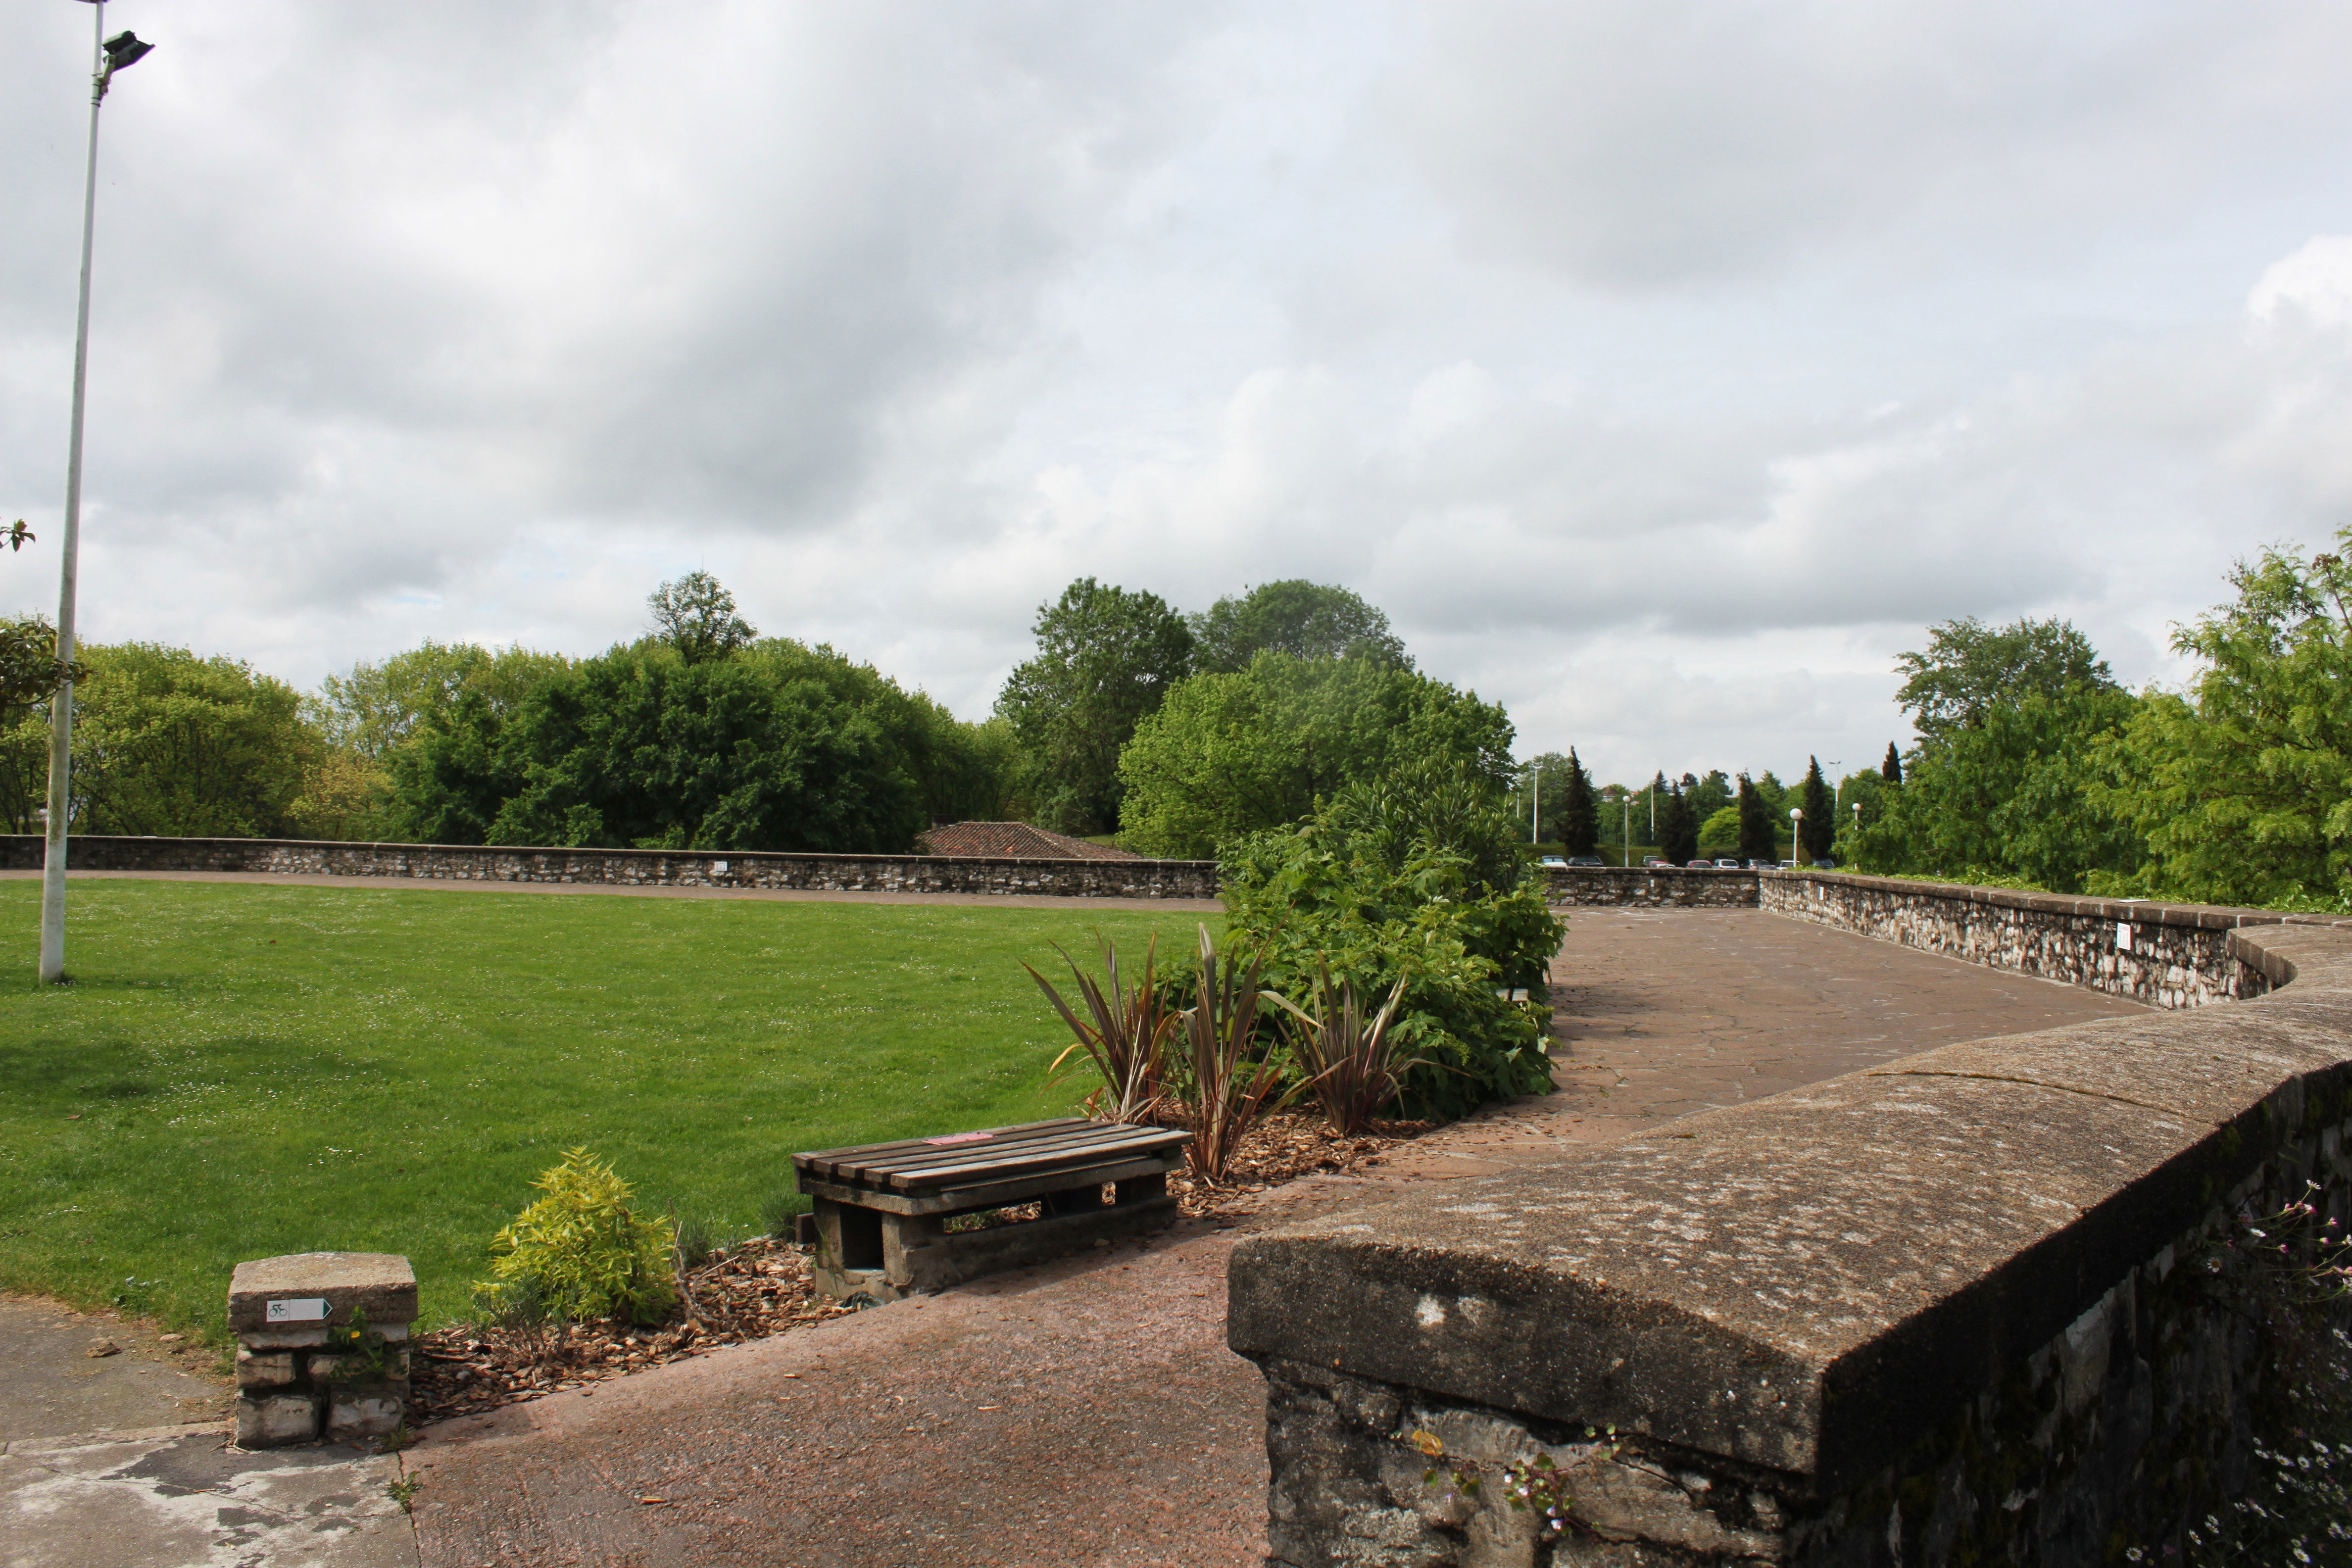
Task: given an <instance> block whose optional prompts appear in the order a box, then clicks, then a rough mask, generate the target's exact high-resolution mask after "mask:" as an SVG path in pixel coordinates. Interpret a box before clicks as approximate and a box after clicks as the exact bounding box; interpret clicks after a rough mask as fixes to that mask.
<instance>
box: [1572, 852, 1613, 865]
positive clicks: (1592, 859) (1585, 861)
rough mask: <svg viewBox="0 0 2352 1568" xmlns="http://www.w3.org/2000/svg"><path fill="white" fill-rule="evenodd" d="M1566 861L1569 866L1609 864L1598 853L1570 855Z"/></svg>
mask: <svg viewBox="0 0 2352 1568" xmlns="http://www.w3.org/2000/svg"><path fill="white" fill-rule="evenodd" d="M1568 863H1569V864H1570V865H1571V866H1606V865H1607V864H1609V862H1608V861H1606V860H1603V859H1602V858H1601V857H1600V856H1598V855H1571V856H1570V857H1569V858H1568Z"/></svg>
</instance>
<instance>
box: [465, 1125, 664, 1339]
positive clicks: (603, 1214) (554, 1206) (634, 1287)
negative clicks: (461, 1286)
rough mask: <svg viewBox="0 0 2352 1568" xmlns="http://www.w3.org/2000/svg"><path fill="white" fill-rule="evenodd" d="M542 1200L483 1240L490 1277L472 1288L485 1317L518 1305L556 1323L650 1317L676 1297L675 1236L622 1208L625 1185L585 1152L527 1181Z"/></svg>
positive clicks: (656, 1316) (661, 1316)
mask: <svg viewBox="0 0 2352 1568" xmlns="http://www.w3.org/2000/svg"><path fill="white" fill-rule="evenodd" d="M532 1185H533V1186H535V1187H537V1188H538V1189H539V1190H540V1191H541V1192H542V1193H544V1194H547V1195H546V1196H545V1197H542V1198H541V1199H540V1200H539V1201H538V1202H536V1203H534V1204H532V1205H530V1207H529V1208H527V1209H525V1210H523V1211H522V1213H521V1214H520V1215H516V1216H515V1219H514V1222H513V1223H512V1224H511V1225H509V1226H507V1227H506V1228H505V1229H503V1230H501V1231H499V1234H498V1237H497V1239H495V1240H494V1241H492V1242H491V1244H490V1252H491V1258H490V1271H491V1273H492V1274H494V1275H496V1276H497V1278H496V1279H494V1280H488V1281H484V1282H483V1283H481V1284H479V1285H478V1286H476V1287H475V1301H476V1303H477V1305H478V1306H480V1307H482V1308H483V1309H484V1310H486V1312H488V1314H490V1315H494V1316H495V1315H499V1313H500V1312H501V1311H502V1310H512V1309H514V1308H516V1307H520V1306H522V1305H524V1304H526V1303H529V1304H530V1305H531V1306H532V1307H533V1308H534V1309H535V1310H536V1313H537V1315H539V1316H541V1317H544V1318H553V1319H556V1320H559V1321H561V1320H571V1321H579V1320H582V1319H587V1318H621V1319H625V1320H627V1321H632V1322H638V1323H656V1322H659V1321H662V1319H664V1318H666V1317H667V1316H668V1315H669V1311H670V1309H671V1308H672V1307H673V1306H675V1305H676V1304H677V1285H676V1275H675V1273H674V1264H675V1257H674V1251H675V1247H676V1246H677V1234H676V1232H675V1230H674V1229H673V1227H672V1226H671V1225H670V1223H669V1222H668V1221H667V1220H662V1219H648V1218H645V1217H643V1216H641V1215H637V1214H635V1213H634V1212H632V1211H631V1209H630V1207H629V1200H630V1195H631V1194H630V1192H629V1184H628V1183H626V1182H625V1181H623V1180H621V1178H620V1177H619V1176H618V1175H616V1174H615V1173H614V1170H613V1168H612V1166H610V1165H606V1164H600V1163H597V1161H596V1159H595V1157H594V1156H593V1155H592V1154H590V1153H589V1152H588V1151H587V1150H585V1149H573V1150H572V1151H570V1152H567V1153H566V1154H565V1155H564V1156H563V1160H562V1163H560V1164H558V1165H556V1166H555V1167H554V1168H553V1169H551V1170H549V1171H547V1172H546V1173H543V1174H541V1177H540V1178H539V1180H538V1181H536V1182H534V1183H532Z"/></svg>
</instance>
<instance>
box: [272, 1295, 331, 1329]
mask: <svg viewBox="0 0 2352 1568" xmlns="http://www.w3.org/2000/svg"><path fill="white" fill-rule="evenodd" d="M264 1316H265V1317H267V1318H268V1321H271V1322H273V1323H323V1322H325V1321H327V1299H326V1298H325V1297H324V1296H308V1297H298V1298H296V1299H295V1300H290V1301H272V1302H270V1303H269V1309H268V1311H267V1312H266V1313H265V1314H264Z"/></svg>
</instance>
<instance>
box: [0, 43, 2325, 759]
mask: <svg viewBox="0 0 2352 1568" xmlns="http://www.w3.org/2000/svg"><path fill="white" fill-rule="evenodd" d="M107 14H108V22H109V29H110V31H111V30H113V29H115V28H119V27H125V26H127V27H131V28H135V29H136V30H138V31H139V33H140V34H141V35H142V37H148V38H151V39H152V40H154V41H155V42H156V43H157V45H158V48H157V50H156V52H155V54H154V55H152V57H150V58H148V59H147V60H145V61H144V62H142V64H140V65H139V66H138V68H136V69H135V70H134V71H132V72H129V73H126V74H125V75H124V76H123V77H122V78H121V80H120V81H119V82H118V84H117V86H116V89H115V91H114V93H113V94H112V95H111V96H110V98H109V100H108V101H107V108H106V125H105V131H104V141H103V145H102V147H101V149H100V187H99V196H100V211H99V231H98V234H99V246H98V268H97V295H96V305H95V321H94V327H93V341H92V350H91V389H90V398H89V459H88V497H89V500H88V506H87V510H86V516H85V520H84V542H83V554H82V574H83V576H82V582H83V598H82V616H83V632H84V636H85V637H90V638H95V639H99V640H116V639H122V638H131V637H140V638H150V639H158V640H164V641H170V642H175V643H184V644H187V645H189V646H193V647H196V648H197V649H199V650H201V651H205V652H224V653H228V654H233V655H236V656H237V657H240V658H247V659H249V660H251V661H252V662H253V663H254V664H255V665H257V667H259V668H266V669H268V670H271V671H273V672H276V673H278V674H279V675H282V676H284V677H285V678H287V679H290V680H292V681H294V682H295V683H297V684H298V685H301V686H304V687H309V686H311V685H313V684H315V683H316V682H317V681H318V679H320V677H321V676H323V675H325V674H327V673H328V672H330V671H331V670H335V669H339V668H347V667H348V666H350V665H351V664H352V662H353V661H354V660H358V659H362V658H380V657H382V656H383V655H384V654H387V653H390V652H393V651H394V650H397V649H399V648H401V647H407V646H410V645H413V644H414V643H415V642H416V641H418V640H419V639H421V638H424V637H441V638H472V639H478V640H480V641H484V642H509V641H521V642H524V643H528V644H530V645H533V646H539V647H558V648H563V649H568V650H571V651H573V652H590V651H594V650H596V649H598V648H601V647H604V646H605V645H606V644H608V643H609V642H611V641H613V640H614V639H616V638H623V637H631V636H634V635H635V634H636V633H637V632H638V631H639V630H640V629H641V628H642V626H643V624H644V620H645V608H644V601H645V596H646V593H647V592H648V591H650V590H651V589H652V588H653V587H654V585H655V584H656V583H658V582H659V581H661V580H662V579H663V578H665V577H669V576H674V575H676V574H678V573H680V572H683V571H686V570H689V569H692V568H696V567H703V568H708V569H709V570H710V571H712V572H715V573H716V574H719V576H720V577H721V578H722V579H723V580H724V581H725V582H726V583H727V584H729V585H730V587H732V588H733V589H734V590H735V592H736V593H737V595H738V596H739V597H740V600H741V601H742V604H743V606H744V608H745V610H746V612H747V614H748V615H749V616H750V617H751V619H752V620H753V621H754V622H755V623H756V624H757V625H758V626H760V627H761V629H762V630H764V631H769V632H779V633H787V634H790V635H792V636H795V637H804V638H809V639H827V640H830V641H832V642H834V643H835V645H836V646H838V647H842V648H844V649H845V650H847V651H850V652H852V653H854V654H856V655H857V656H859V657H861V658H868V659H871V660H872V661H873V662H875V663H876V664H877V665H878V666H880V667H881V668H883V669H885V670H887V671H888V672H890V673H892V674H894V675H896V676H898V678H900V679H902V680H905V681H908V682H909V683H913V684H919V685H920V686H922V687H924V688H926V689H929V690H930V691H931V692H932V693H933V694H934V695H936V696H938V697H940V699H941V700H945V701H947V702H948V703H950V705H951V706H953V707H954V708H955V709H956V710H958V711H959V712H961V713H963V714H965V715H967V716H971V717H977V716H980V715H982V714H983V713H984V712H986V710H988V708H989V706H990V704H991V702H992V700H993V697H994V693H995V690H996V688H997V686H998V683H999V682H1000V681H1001V680H1002V679H1003V675H1004V673H1005V671H1006V670H1007V669H1008V668H1010V667H1011V666H1012V665H1013V663H1014V662H1015V661H1017V660H1018V659H1019V658H1022V657H1023V656H1024V653H1025V652H1026V649H1027V647H1028V624H1029V622H1030V619H1031V617H1032V616H1033V614H1034V608H1035V606H1036V605H1037V604H1038V603H1039V601H1040V600H1043V599H1045V598H1049V597H1051V596H1053V595H1055V594H1056V593H1058V592H1059V590H1060V588H1061V587H1062V585H1063V584H1066V582H1068V581H1069V579H1071V578H1072V577H1073V576H1076V575H1078V574H1094V575H1097V576H1098V577H1101V578H1103V579H1105V580H1107V581H1112V582H1117V583H1120V584H1127V585H1129V586H1131V587H1141V588H1150V589H1152V590H1153V591H1155V592H1157V593H1159V594H1160V595H1163V596H1164V597H1166V598H1168V599H1169V600H1170V601H1171V602H1172V603H1174V604H1176V605H1179V606H1180V607H1184V608H1200V607H1202V606H1205V605H1207V604H1208V603H1209V602H1210V601H1212V600H1213V599H1214V598H1215V597H1217V596H1218V595H1221V594H1226V593H1232V592H1235V591H1238V590H1240V589H1241V588H1243V587H1244V585H1246V584H1250V583H1254V582H1262V581H1265V580H1268V579H1272V578H1276V577H1287V576H1307V577H1312V578H1316V579H1318V580H1321V581H1325V582H1337V583H1343V584H1348V585H1349V586H1350V587H1353V588H1355V589H1357V590H1358V591H1360V592H1361V593H1362V594H1364V595H1366V596H1367V597H1369V598H1370V599H1371V600H1373V601H1374V602H1375V603H1377V604H1379V605H1381V606H1383V607H1384V608H1386V609H1387V610H1388V611H1389V613H1390V614H1391V616H1392V617H1393V618H1394V620H1395V622H1396V624H1397V626H1398V627H1399V629H1400V630H1401V631H1402V633H1403V635H1404V637H1406V639H1407V641H1408V643H1409V644H1410V645H1411V647H1412V649H1413V650H1414V652H1415V653H1416V654H1417V655H1418V656H1419V658H1420V659H1421V661H1422V663H1423V667H1424V668H1427V669H1429V670H1430V671H1432V672H1433V673H1434V674H1437V675H1439V676H1442V677H1444V678H1445V679H1450V680H1454V681H1457V682H1462V683H1465V684H1467V685H1470V686H1473V687H1475V689H1477V690H1479V691H1480V692H1481V693H1482V694H1484V695H1486V696H1489V697H1496V698H1500V699H1502V700H1504V701H1505V702H1507V704H1508V705H1509V707H1510V710H1511V712H1512V714H1513V715H1514V717H1515V718H1516V719H1517V723H1518V729H1519V735H1520V741H1521V744H1522V747H1523V749H1524V750H1526V751H1528V752H1533V751H1538V750H1545V749H1550V748H1555V747H1565V746H1567V745H1569V744H1570V743H1573V744H1575V745H1576V746H1578V747H1579V748H1580V750H1581V751H1582V752H1584V754H1585V755H1586V756H1587V757H1588V758H1589V759H1591V761H1593V762H1594V763H1597V764H1598V766H1599V769H1600V771H1601V773H1602V774H1603V776H1625V777H1634V776H1641V775H1646V774H1647V773H1648V772H1649V771H1650V770H1651V768H1653V767H1665V768H1668V769H1670V770H1674V771H1680V770H1681V769H1684V768H1685V767H1688V768H1695V769H1705V768H1706V767H1709V766H1722V767H1725V768H1738V767H1742V766H1745V767H1750V768H1758V769H1760V768H1764V767H1772V768H1776V769H1779V770H1780V772H1781V773H1783V774H1784V776H1785V775H1786V774H1787V773H1790V770H1792V769H1801V767H1802V766H1803V762H1804V757H1805V755H1806V753H1807V752H1818V753H1819V754H1820V755H1821V756H1822V760H1823V761H1824V762H1825V763H1828V762H1832V761H1836V762H1840V763H1843V764H1844V765H1845V766H1846V767H1848V768H1851V767H1853V766H1855V765H1858V764H1860V763H1864V762H1868V761H1871V760H1874V759H1875V757H1876V756H1877V755H1878V754H1879V752H1881V751H1882V750H1883V749H1884V747H1885V742H1886V741H1887V740H1888V739H1889V738H1890V737H1892V736H1897V735H1905V734H1907V731H1906V730H1905V729H1904V728H1903V726H1902V723H1901V717H1900V715H1899V714H1898V713H1897V712H1896V711H1895V709H1894V707H1893V706H1892V704H1891V702H1890V700H1889V698H1890V695H1891V693H1892V691H1893V689H1894V686H1895V680H1894V679H1893V678H1892V676H1891V675H1890V673H1889V661H1890V658H1892V656H1893V655H1894V654H1895V652H1897V651H1898V650H1901V649H1903V648H1906V647H1916V646H1917V645H1918V643H1919V641H1920V638H1921V628H1922V626H1925V625H1926V624H1927V623H1929V622H1933V621H1937V620H1941V619H1945V618H1947V617H1951V616H1964V615H1974V616H1982V617H1986V618H1988V619H2007V618H2011V617H2014V616H2020V615H2029V614H2031V615H2045V614H2060V615H2065V616H2072V617H2074V620H2075V621H2076V622H2077V623H2078V624H2080V625H2081V626H2084V628H2085V629H2086V630H2088V631H2089V632H2090V633H2091V634H2092V636H2093V637H2094V638H2095V641H2096V642H2097V643H2098V645H2099V646H2100V647H2101V648H2102V649H2103V650H2104V651H2105V653H2106V654H2107V656H2108V657H2109V658H2110V659H2111V660H2112V661H2113V663H2114V665H2115V667H2116V671H2117V673H2118V674H2119V675H2121V676H2123V677H2125V678H2126V679H2128V680H2130V681H2133V682H2135V683H2138V682H2144V681H2148V680H2168V681H2169V680H2177V679H2179V677H2180V675H2181V673H2182V671H2181V669H2180V668H2179V665H2178V664H2177V662H2176V661H2175V660H2174V659H2173V658H2172V656H2171V655H2170V654H2169V653H2168V648H2167V636H2168V626H2169V624H2170V623H2173V622H2175V621H2178V620H2179V619H2181V618H2183V617H2185V616H2190V615H2193V614H2194V613H2196V612H2197V611H2198V610H2199V609H2200V608H2201V607H2203V606H2205V605H2210V604H2212V603H2214V602H2215V601H2216V600H2218V599H2219V598H2221V596H2223V594H2224V592H2225V588H2224V585H2223V583H2222V576H2223V574H2224V573H2225V572H2226V571H2227V569H2228V567H2229V565H2230V563H2231V560H2232V559H2233V558H2234V557H2237V556H2241V555H2244V554H2247V553H2249V552H2252V551H2254V550H2256V549H2258V548H2259V547H2260V546H2262V545H2263V544H2266V543H2278V542H2284V543H2303V544H2307V545H2312V544H2317V543H2319V542H2323V541H2325V540H2326V539H2327V538H2328V537H2329V536H2330V535H2331V534H2332V533H2333V532H2334V531H2335V530H2336V529H2337V528H2339V527H2342V526H2344V525H2346V524H2347V522H2352V11H2347V10H2346V9H2345V8H2344V7H2342V6H2340V5H2319V4H2312V5H2298V4H2294V3H2291V0H2288V3H2279V4H2266V5H2260V6H2221V5H2210V4H2199V5H2185V4H2184V5H2166V4H2160V3H2158V4H2137V5H2081V4H2069V5H2058V4H2051V5H2008V4H2002V3H2000V0H1992V3H1990V4H1989V3H1987V0H1972V3H1970V4H1966V5H1962V4H1957V3H1956V4H1948V5H1867V4H1863V3H1861V0H1834V3H1821V4H1806V3H1802V0H1787V3H1780V0H1724V3H1722V4H1716V5H1695V4H1687V3H1685V0H1640V3H1638V4H1634V3H1627V4H1622V5H1571V4H1565V3H1559V0H1554V3H1549V4H1528V5H1519V4H1475V3H1468V0H1444V3H1442V4H1432V5H1412V4H1393V5H1381V4H1375V3H1370V0H1349V3H1347V4H1335V5H1277V4H1260V5H1240V6H1234V5H1217V4H1190V5H1182V6H1170V5H1144V4H1113V3H1106V0H1086V3H1083V4H1078V3H1074V4H1068V5H1051V4H1030V3H1019V0H981V3H974V0H957V3H954V4H947V3H941V4H932V5H923V4H910V3H894V4H890V5H880V4H868V5H852V4H846V3H839V0H828V3H824V4H819V3H815V0H738V3H732V4H718V5H712V4H702V5H682V4H670V5H658V4H630V3H626V0H569V3H566V4H555V3H553V0H509V3H508V4H505V5H496V6H489V5H480V4H478V0H475V3H468V4H463V5H460V4H457V3H456V0H404V4H402V5H318V4H315V3H311V4H296V3H294V0H214V3H212V4H207V5H202V6H195V5H172V4H168V3H167V0H119V3H117V4H114V5H109V6H108V7H107ZM89 25H90V11H89V7H87V6H84V5H73V4H68V0H22V3H20V4H15V5H9V6H7V7H5V10H0V213H5V215H6V242H5V245H0V521H6V520H8V519H13V518H15V517H19V516H21V517H23V518H25V519H26V520H27V521H29V522H30V523H31V524H32V526H33V527H34V529H35V531H37V533H39V534H40V535H41V542H40V543H39V544H38V545H37V546H35V547H32V548H29V549H27V550H26V551H25V552H23V553H21V554H19V555H16V556H13V557H7V558H5V559H0V588H5V593H0V609H5V610H23V609H31V608H37V607H49V608H54V605H55V595H56V573H57V557H56V553H55V550H54V545H55V542H56V539H57V525H58V518H59V516H60V513H61V510H62V506H63V490H64V468H65V454H66V429H67V412H68V386H69V383H70V372H71V358H72V342H71V333H72V326H73V308H74V284H75V263H76V258H77V252H76V242H77V239H78V237H79V236H78V224H79V203H80V196H81V179H82V159H83V154H84V140H83V136H84V127H85V125H86V122H87V120H86V115H87V110H86V102H87V63H88V59H89V47H90V41H89Z"/></svg>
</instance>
